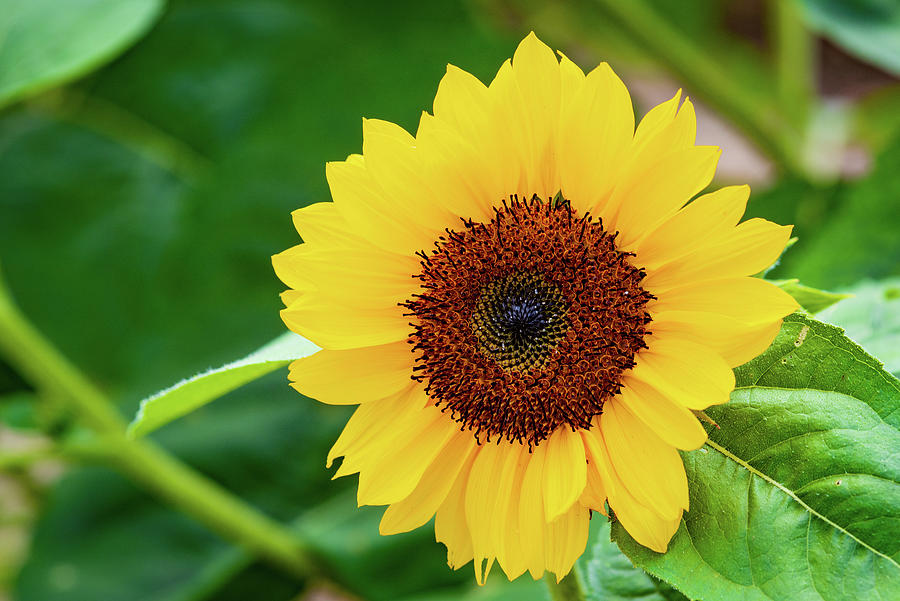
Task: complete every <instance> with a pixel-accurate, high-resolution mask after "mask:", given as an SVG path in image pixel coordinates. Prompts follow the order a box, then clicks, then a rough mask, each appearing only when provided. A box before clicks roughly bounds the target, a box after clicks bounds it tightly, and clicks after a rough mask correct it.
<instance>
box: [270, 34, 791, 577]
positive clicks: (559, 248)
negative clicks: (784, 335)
mask: <svg viewBox="0 0 900 601" xmlns="http://www.w3.org/2000/svg"><path fill="white" fill-rule="evenodd" d="M695 130H696V124H695V118H694V110H693V107H692V105H691V103H690V101H689V100H684V102H683V103H682V102H681V97H680V93H679V94H676V95H675V97H674V98H672V99H671V100H669V101H668V102H665V103H663V104H661V105H659V106H657V107H655V108H653V109H652V110H651V111H650V112H649V113H648V114H647V115H646V116H645V117H644V118H643V120H641V122H640V124H639V125H638V126H637V129H636V130H635V127H634V115H633V111H632V106H631V99H630V97H629V94H628V90H627V89H626V88H625V86H624V84H623V83H622V82H621V80H619V78H618V77H617V76H616V75H615V73H613V71H612V69H610V68H609V66H608V65H606V64H605V63H604V64H601V65H600V66H599V67H597V68H596V69H594V70H593V71H591V72H590V73H588V74H587V75H585V74H584V73H583V72H582V71H581V69H579V68H578V67H577V66H576V65H575V64H574V63H572V62H571V61H569V60H568V59H567V58H566V57H565V56H561V59H560V60H558V59H557V58H556V56H555V55H554V53H553V52H552V51H551V50H550V49H549V48H548V47H547V46H545V45H544V44H543V43H542V42H540V41H539V40H538V39H537V38H536V37H535V36H534V34H531V35H529V36H528V37H527V38H525V40H523V41H522V43H521V44H520V45H519V48H518V49H517V50H516V53H515V56H514V58H513V59H512V61H509V60H508V61H506V62H505V63H504V64H503V65H502V66H501V67H500V70H499V72H498V73H497V76H496V77H495V78H494V80H493V81H492V82H491V84H490V85H489V86H485V85H483V84H482V83H481V82H480V81H479V80H478V79H476V78H475V77H473V76H471V75H469V74H468V73H466V72H465V71H462V70H460V69H457V68H455V67H452V66H451V67H448V69H447V74H446V75H445V76H444V78H443V80H442V81H441V83H440V86H439V88H438V92H437V96H436V98H435V101H434V114H433V115H432V114H428V113H424V114H423V115H422V118H421V121H420V123H419V127H418V131H417V132H416V135H415V137H413V136H412V135H410V134H408V133H407V132H406V131H404V130H403V129H401V128H400V127H398V126H396V125H393V124H391V123H387V122H384V121H377V120H365V121H364V122H363V154H362V155H351V156H350V157H349V158H348V159H347V160H346V161H344V162H339V163H330V164H329V165H328V167H327V176H328V182H329V185H330V187H331V192H332V196H333V199H334V202H333V203H319V204H314V205H311V206H309V207H306V208H303V209H300V210H298V211H296V212H295V213H294V220H295V223H296V225H297V229H298V230H299V232H300V234H301V236H302V237H303V240H304V243H303V244H301V245H299V246H296V247H294V248H291V249H289V250H287V251H285V252H283V253H281V254H279V255H276V256H275V257H274V265H275V269H276V272H277V274H278V276H279V277H280V278H281V279H282V281H284V282H285V283H286V284H287V285H288V286H289V287H290V289H289V290H288V291H286V292H285V293H284V294H283V299H284V302H285V304H286V306H287V308H286V309H284V310H283V311H282V317H283V319H284V321H285V323H286V324H287V325H288V327H289V328H290V329H292V330H294V331H295V332H298V333H300V334H302V335H304V336H306V337H308V338H310V339H311V340H313V341H314V342H316V343H317V344H318V345H319V346H321V347H322V348H323V349H324V350H322V351H321V352H319V353H317V354H316V355H313V356H311V357H309V358H306V359H301V360H299V361H297V362H295V363H294V364H293V365H292V366H291V372H290V379H291V381H292V383H293V386H294V387H295V388H296V389H297V390H299V391H300V392H302V393H304V394H306V395H308V396H311V397H313V398H316V399H318V400H320V401H322V402H325V403H333V404H358V405H359V408H358V409H357V410H356V412H355V413H354V414H353V416H352V417H351V418H350V421H349V422H348V423H347V426H346V428H345V429H344V432H343V433H342V434H341V436H340V438H339V439H338V441H337V442H336V443H335V445H334V447H333V448H332V450H331V453H330V454H329V456H328V462H329V465H330V463H331V461H332V460H333V459H334V458H336V457H340V456H342V457H343V461H342V463H341V465H340V468H339V469H338V471H337V476H343V475H347V474H352V473H357V472H358V473H359V489H358V500H359V503H360V504H361V505H363V504H365V505H389V507H388V508H387V510H386V511H385V513H384V517H383V519H382V522H381V531H382V533H383V534H392V533H397V532H403V531H407V530H410V529H413V528H416V527H418V526H421V525H423V524H425V523H426V522H428V521H429V520H430V519H431V518H432V516H435V533H436V537H437V539H438V540H439V541H441V542H443V543H444V544H445V545H446V546H447V550H448V561H449V563H450V565H451V566H453V567H454V568H456V567H459V566H462V565H464V564H466V563H468V562H469V561H472V560H474V566H475V573H476V578H477V579H478V581H479V582H483V580H484V578H485V576H486V574H487V572H488V571H489V570H490V568H491V566H492V564H493V563H494V561H496V562H497V563H499V564H500V567H501V568H502V569H503V570H504V571H505V572H506V574H507V576H508V577H509V578H515V577H517V576H519V575H521V574H522V573H524V572H525V571H526V570H527V571H529V572H530V573H531V575H532V576H533V577H534V578H539V577H541V576H542V575H543V573H544V571H545V570H549V571H551V572H553V573H555V574H556V576H557V578H562V577H563V576H565V574H567V573H568V572H569V570H570V569H571V567H572V565H573V563H574V562H575V560H576V559H577V558H578V556H579V555H580V554H581V553H582V552H583V550H584V547H585V543H586V540H587V534H588V519H589V517H590V513H591V511H598V512H601V513H604V514H606V513H607V504H608V507H609V508H611V509H612V510H613V511H614V512H615V516H616V519H618V520H620V521H621V523H622V524H623V526H624V527H625V528H626V529H627V530H628V532H629V533H630V534H631V535H632V536H633V537H634V538H635V539H636V540H637V541H638V542H640V543H641V544H643V545H646V546H648V547H650V548H652V549H654V550H656V551H660V552H662V551H665V550H666V547H667V545H668V541H669V539H670V538H671V537H672V535H673V534H674V532H675V530H676V529H677V528H678V524H679V522H680V520H681V515H682V512H683V511H685V510H687V509H688V489H687V481H686V478H685V472H684V467H683V465H682V462H681V458H680V456H679V455H678V452H677V449H696V448H698V447H699V446H700V445H702V444H703V442H704V441H705V440H706V432H705V430H704V429H703V427H702V426H701V425H700V423H699V422H698V421H697V419H696V417H695V416H694V413H693V412H692V410H702V409H704V408H706V407H708V406H710V405H713V404H717V403H724V402H726V401H727V400H728V397H729V394H730V392H731V390H732V388H733V387H734V376H733V374H732V370H731V368H732V367H734V366H737V365H740V364H742V363H744V362H746V361H748V360H749V359H751V358H753V357H754V356H756V355H757V354H759V353H760V352H762V351H763V350H764V349H765V348H766V347H767V346H768V345H769V344H770V343H771V342H772V340H773V338H774V336H775V334H776V333H777V331H778V329H779V326H780V323H781V318H782V317H783V316H785V315H786V314H788V313H790V312H791V311H793V310H794V309H795V307H796V304H795V303H794V301H793V300H792V299H791V298H790V297H789V296H788V295H787V294H785V293H784V292H782V291H781V290H779V289H778V288H777V287H775V286H773V285H772V284H769V283H767V282H765V281H763V280H761V279H757V278H753V277H750V276H751V275H752V274H754V273H757V272H759V271H760V270H762V269H764V268H765V267H767V266H768V265H770V264H771V263H772V262H773V261H774V260H775V259H776V258H777V257H778V255H779V254H780V253H781V251H782V250H783V248H784V246H785V244H786V243H787V240H788V237H789V235H790V231H791V228H790V227H782V226H778V225H776V224H774V223H770V222H768V221H764V220H761V219H751V220H748V221H745V222H743V223H741V224H738V221H739V220H740V218H741V215H742V214H743V212H744V208H745V205H746V202H747V198H748V195H749V188H748V187H747V186H734V187H728V188H723V189H721V190H718V191H716V192H711V193H708V194H705V195H702V196H700V197H698V198H696V199H694V200H693V201H692V200H691V199H692V198H693V197H694V196H695V195H696V194H698V193H699V192H700V191H701V190H703V189H704V188H705V187H706V186H707V185H708V184H709V183H710V181H711V179H712V176H713V172H714V170H715V166H716V162H717V160H718V157H719V149H718V148H715V147H710V146H696V145H695V144H694V136H695Z"/></svg>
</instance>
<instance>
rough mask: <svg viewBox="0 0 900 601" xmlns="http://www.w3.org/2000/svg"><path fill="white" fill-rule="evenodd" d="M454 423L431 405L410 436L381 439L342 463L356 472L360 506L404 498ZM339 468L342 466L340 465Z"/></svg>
mask: <svg viewBox="0 0 900 601" xmlns="http://www.w3.org/2000/svg"><path fill="white" fill-rule="evenodd" d="M458 431H459V429H458V424H457V423H456V422H454V421H453V420H452V419H450V418H449V417H448V416H447V415H445V414H443V413H441V411H440V410H439V409H437V408H436V407H434V406H428V407H426V408H425V409H424V410H423V411H422V413H421V414H420V420H419V424H418V428H417V430H416V431H415V432H414V433H410V432H407V434H408V436H407V437H404V438H400V437H397V436H394V437H382V438H380V439H378V440H377V441H372V443H371V444H369V445H368V447H367V448H366V449H364V450H362V451H360V452H359V453H357V454H355V455H354V456H353V457H347V458H346V459H345V462H351V461H352V463H353V468H354V469H358V470H359V488H358V489H357V492H356V498H357V500H358V502H359V504H360V505H387V504H389V503H396V502H397V501H401V500H403V499H405V498H406V497H408V496H409V495H410V494H411V493H412V491H413V490H414V489H415V488H416V485H418V483H419V481H420V480H421V479H422V475H423V474H424V473H425V470H426V469H427V468H428V466H429V465H431V463H432V462H433V461H434V459H435V457H437V455H438V453H440V452H441V450H442V449H443V448H444V447H445V446H446V444H447V443H448V442H449V441H450V440H451V439H452V437H453V435H454V434H455V433H456V432H458ZM342 467H343V466H342Z"/></svg>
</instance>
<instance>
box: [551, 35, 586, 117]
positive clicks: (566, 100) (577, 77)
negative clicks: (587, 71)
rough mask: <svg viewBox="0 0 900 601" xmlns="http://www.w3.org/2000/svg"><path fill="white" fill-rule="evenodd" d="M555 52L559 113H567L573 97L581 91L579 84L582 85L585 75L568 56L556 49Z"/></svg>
mask: <svg viewBox="0 0 900 601" xmlns="http://www.w3.org/2000/svg"><path fill="white" fill-rule="evenodd" d="M557 54H558V55H559V75H560V89H559V105H560V113H561V114H568V111H570V110H571V106H572V103H573V102H574V101H575V97H576V96H577V95H578V93H579V92H580V91H581V86H583V85H584V80H585V76H584V71H582V70H581V67H579V66H578V65H576V64H575V63H573V62H572V61H571V60H569V57H567V56H566V55H565V54H563V53H562V52H558V51H557Z"/></svg>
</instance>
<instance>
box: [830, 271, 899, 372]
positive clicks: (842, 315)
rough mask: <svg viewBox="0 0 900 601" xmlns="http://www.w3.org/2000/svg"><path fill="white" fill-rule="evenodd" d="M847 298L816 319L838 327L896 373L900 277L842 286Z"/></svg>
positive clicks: (886, 367) (887, 368) (890, 370)
mask: <svg viewBox="0 0 900 601" xmlns="http://www.w3.org/2000/svg"><path fill="white" fill-rule="evenodd" d="M844 292H846V293H848V294H852V295H853V298H850V299H848V300H846V301H844V302H842V303H840V304H838V305H836V306H834V307H830V308H828V309H826V310H825V311H822V313H821V314H819V319H821V320H823V321H827V322H828V323H832V324H834V325H836V326H840V327H842V328H843V329H844V331H846V333H847V336H849V337H850V338H851V339H853V340H854V341H856V342H857V343H858V344H859V345H860V346H861V347H863V348H864V349H866V351H868V352H869V353H871V354H872V355H874V356H876V357H878V360H879V361H882V362H884V368H885V369H886V370H888V371H889V372H891V373H893V374H894V375H897V374H900V278H889V279H886V280H881V281H879V282H872V281H868V280H867V281H863V282H859V283H858V284H856V285H854V286H851V287H850V288H846V289H845V290H844Z"/></svg>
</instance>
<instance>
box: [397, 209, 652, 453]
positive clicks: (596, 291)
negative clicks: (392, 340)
mask: <svg viewBox="0 0 900 601" xmlns="http://www.w3.org/2000/svg"><path fill="white" fill-rule="evenodd" d="M463 225H464V227H463V229H461V230H460V231H453V230H449V229H448V230H447V235H446V236H442V237H441V238H440V239H439V240H437V241H436V242H435V248H434V249H433V250H431V252H429V253H426V252H424V251H423V252H421V253H419V255H420V257H421V258H422V261H421V265H422V270H421V272H420V273H419V274H417V275H416V276H414V277H416V278H418V280H419V283H420V286H421V291H420V292H419V293H418V294H415V295H413V297H412V298H411V299H410V300H408V301H407V302H406V303H403V306H405V307H407V308H408V309H409V315H410V316H411V317H412V322H411V325H412V327H413V333H412V335H411V337H410V340H411V342H412V343H413V345H414V346H413V349H414V351H415V352H416V354H417V359H416V366H415V367H414V368H413V369H414V370H415V375H414V376H413V377H414V378H415V379H417V380H419V381H422V382H424V383H425V384H426V388H427V391H428V394H429V396H430V397H431V398H432V399H433V401H434V402H435V404H436V405H437V406H439V407H441V409H442V410H444V411H446V412H449V413H450V415H451V416H452V417H453V418H454V419H455V420H457V421H458V422H460V424H461V426H462V427H463V428H465V429H469V430H472V431H473V432H474V433H475V436H476V437H477V438H478V439H479V440H482V439H483V440H484V441H490V440H492V439H496V440H499V439H507V440H509V441H518V442H520V443H527V444H529V445H530V446H533V445H537V444H539V443H540V442H541V441H542V440H544V439H546V438H547V437H548V436H550V434H551V433H552V432H553V431H554V430H556V428H557V427H559V426H560V425H566V426H568V427H570V428H572V429H578V428H589V427H590V423H591V418H593V417H594V416H596V415H598V414H600V413H601V412H602V410H603V403H604V402H606V401H607V400H608V399H609V398H611V397H612V396H614V395H615V394H617V393H618V392H619V390H620V384H621V377H622V373H623V371H625V370H626V369H629V368H630V367H633V366H634V355H635V353H636V352H637V351H638V350H639V349H640V348H646V346H645V344H644V340H643V339H644V335H645V334H646V333H647V324H649V322H650V316H649V314H648V313H647V311H646V310H645V305H646V304H647V301H648V300H650V299H651V298H653V297H652V296H651V295H650V294H649V293H648V292H647V291H645V290H644V289H643V288H641V285H640V282H641V280H642V279H643V277H644V272H643V271H642V270H640V269H638V268H636V267H634V266H633V265H631V263H630V262H629V260H628V258H629V256H630V253H625V252H622V251H619V250H618V249H617V248H616V244H615V238H616V235H615V234H610V233H608V232H606V231H605V230H604V229H603V224H602V222H601V221H599V220H595V219H593V218H592V217H591V216H590V215H589V214H584V215H579V214H576V212H575V211H574V210H573V209H572V207H571V204H570V203H569V202H568V201H566V200H564V199H562V198H561V197H560V196H559V195H557V197H556V198H555V199H553V200H551V201H548V202H544V201H543V200H542V199H540V198H538V197H537V196H533V197H532V198H531V199H528V200H519V198H518V197H517V196H512V197H511V198H510V201H509V202H504V203H503V206H502V208H495V217H494V218H493V219H491V220H490V221H489V222H485V223H478V222H473V221H467V220H464V221H463Z"/></svg>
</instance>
